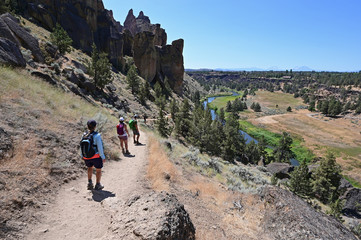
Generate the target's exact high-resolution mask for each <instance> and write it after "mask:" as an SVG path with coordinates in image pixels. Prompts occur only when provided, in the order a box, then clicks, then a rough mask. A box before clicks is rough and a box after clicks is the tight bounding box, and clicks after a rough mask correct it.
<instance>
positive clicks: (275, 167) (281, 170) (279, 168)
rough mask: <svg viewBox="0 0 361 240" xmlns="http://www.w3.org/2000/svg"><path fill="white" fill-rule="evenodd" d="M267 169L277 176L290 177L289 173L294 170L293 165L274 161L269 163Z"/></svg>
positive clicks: (281, 177)
mask: <svg viewBox="0 0 361 240" xmlns="http://www.w3.org/2000/svg"><path fill="white" fill-rule="evenodd" d="M267 171H269V172H270V173H271V174H272V175H276V177H277V178H279V179H283V178H289V177H290V175H289V173H290V172H292V171H293V166H291V165H290V164H288V163H279V162H274V163H270V164H268V165H267Z"/></svg>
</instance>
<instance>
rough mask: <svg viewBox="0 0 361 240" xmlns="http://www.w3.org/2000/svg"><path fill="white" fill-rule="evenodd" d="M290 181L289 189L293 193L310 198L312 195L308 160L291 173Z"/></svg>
mask: <svg viewBox="0 0 361 240" xmlns="http://www.w3.org/2000/svg"><path fill="white" fill-rule="evenodd" d="M290 176H291V178H290V180H289V182H288V187H289V188H290V190H291V191H292V192H294V193H295V194H297V195H300V196H303V197H305V196H310V195H311V193H312V187H311V178H310V173H309V171H308V166H307V164H306V159H305V160H303V161H302V162H301V165H300V166H298V167H296V169H295V170H294V171H293V172H291V173H290Z"/></svg>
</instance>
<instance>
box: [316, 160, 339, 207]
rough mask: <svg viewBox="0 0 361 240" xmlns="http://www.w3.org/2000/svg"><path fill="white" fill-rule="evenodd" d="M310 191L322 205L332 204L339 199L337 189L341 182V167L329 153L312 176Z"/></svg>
mask: <svg viewBox="0 0 361 240" xmlns="http://www.w3.org/2000/svg"><path fill="white" fill-rule="evenodd" d="M312 176H313V180H312V190H313V193H314V195H315V196H316V197H317V198H318V199H320V200H321V201H322V202H323V203H328V202H334V201H335V200H336V199H338V197H339V191H338V187H339V185H340V180H341V166H340V165H339V164H337V163H336V158H335V156H334V155H333V154H332V153H329V154H328V155H327V156H326V158H323V159H322V160H321V162H320V166H319V167H318V168H317V169H316V170H315V172H314V173H313V174H312Z"/></svg>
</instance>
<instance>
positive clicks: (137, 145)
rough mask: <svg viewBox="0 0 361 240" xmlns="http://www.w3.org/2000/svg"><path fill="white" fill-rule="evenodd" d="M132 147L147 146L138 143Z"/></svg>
mask: <svg viewBox="0 0 361 240" xmlns="http://www.w3.org/2000/svg"><path fill="white" fill-rule="evenodd" d="M134 146H136V147H141V146H147V144H145V143H138V144H135V145H134Z"/></svg>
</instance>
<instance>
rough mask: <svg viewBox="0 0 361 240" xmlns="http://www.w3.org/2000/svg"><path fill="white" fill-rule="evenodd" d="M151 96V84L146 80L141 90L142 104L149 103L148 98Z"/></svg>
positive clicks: (140, 98) (140, 99)
mask: <svg viewBox="0 0 361 240" xmlns="http://www.w3.org/2000/svg"><path fill="white" fill-rule="evenodd" d="M149 96H150V85H149V82H148V81H145V82H144V83H143V84H142V86H141V88H140V91H139V101H140V103H141V104H143V105H145V104H146V103H147V99H149Z"/></svg>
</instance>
